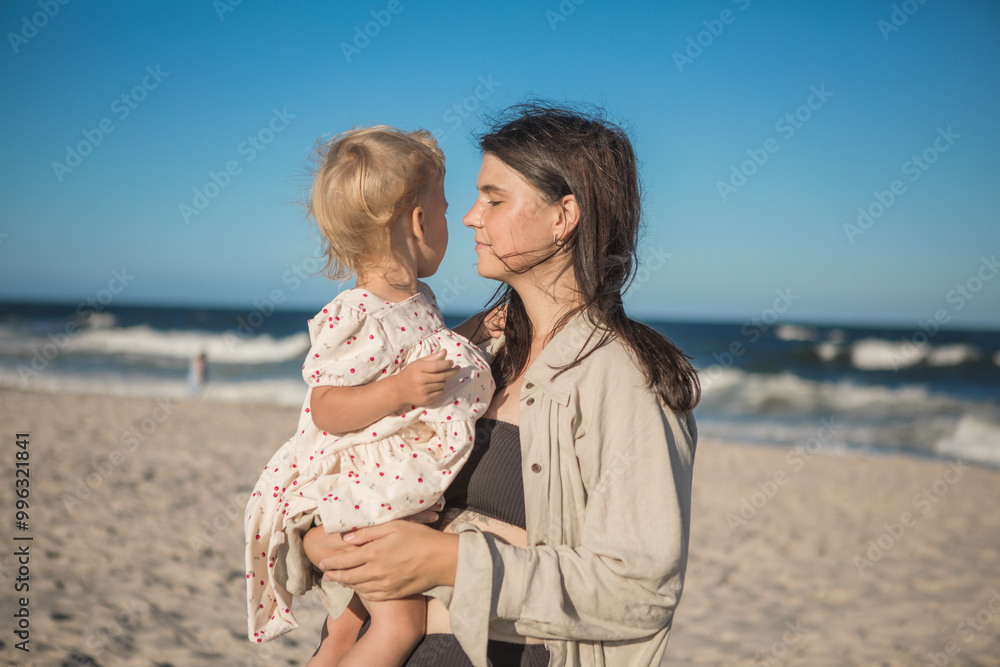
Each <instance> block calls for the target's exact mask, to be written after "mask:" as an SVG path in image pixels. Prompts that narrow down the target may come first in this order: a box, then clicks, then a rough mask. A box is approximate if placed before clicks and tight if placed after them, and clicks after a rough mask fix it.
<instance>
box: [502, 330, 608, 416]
mask: <svg viewBox="0 0 1000 667" xmlns="http://www.w3.org/2000/svg"><path fill="white" fill-rule="evenodd" d="M592 333H593V338H591V340H590V342H589V343H588V342H587V338H588V337H589V336H590V335H591V334H592ZM600 337H601V331H598V330H597V327H595V325H594V324H593V323H591V321H590V318H589V317H588V316H587V314H586V313H585V312H583V311H581V312H579V313H576V314H575V315H574V316H573V317H572V318H570V320H569V322H567V323H566V325H565V326H564V327H563V328H562V329H560V330H559V331H558V332H557V333H556V335H555V336H553V337H552V340H550V341H549V342H548V344H547V345H546V346H545V347H544V348H542V352H541V354H539V355H538V358H537V359H535V361H534V363H532V364H531V366H530V367H529V368H528V370H527V372H525V374H524V378H525V382H524V384H523V385H522V386H521V394H522V395H524V394H525V393H526V392H527V391H530V390H528V389H526V385H527V384H528V383H529V382H530V383H532V384H533V385H535V386H536V387H538V388H539V389H540V390H541V391H543V392H544V393H546V394H547V395H548V396H549V397H550V398H552V400H554V401H556V402H557V403H559V404H560V405H562V406H564V407H565V406H566V405H569V397H570V393H571V391H572V389H573V386H574V385H575V384H576V379H577V376H578V375H579V374H580V371H581V369H582V365H577V366H574V367H573V368H570V369H569V370H566V371H564V372H563V373H561V374H559V375H558V377H553V376H554V375H555V374H556V372H558V369H559V368H561V367H563V366H565V365H566V364H569V363H572V362H573V361H574V360H575V359H576V358H577V355H581V356H582V353H581V350H584V346H585V345H587V349H588V350H589V349H592V348H593V347H594V346H595V345H596V343H597V341H598V340H599V339H600Z"/></svg>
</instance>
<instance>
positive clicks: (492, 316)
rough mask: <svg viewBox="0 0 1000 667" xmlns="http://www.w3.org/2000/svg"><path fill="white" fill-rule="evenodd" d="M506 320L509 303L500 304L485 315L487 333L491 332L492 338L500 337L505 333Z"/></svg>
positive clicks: (484, 325)
mask: <svg viewBox="0 0 1000 667" xmlns="http://www.w3.org/2000/svg"><path fill="white" fill-rule="evenodd" d="M506 322H507V304H504V305H502V306H498V307H496V308H494V309H493V310H491V311H490V312H488V313H486V314H485V315H484V316H483V328H485V329H486V333H487V334H489V337H490V338H499V337H500V335H501V334H503V328H504V324H505V323H506ZM484 340H485V339H484ZM480 342H481V341H480Z"/></svg>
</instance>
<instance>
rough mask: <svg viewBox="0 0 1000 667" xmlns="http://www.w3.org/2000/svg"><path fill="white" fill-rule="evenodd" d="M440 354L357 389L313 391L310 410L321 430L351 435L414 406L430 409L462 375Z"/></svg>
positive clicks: (442, 352) (325, 388) (322, 389)
mask: <svg viewBox="0 0 1000 667" xmlns="http://www.w3.org/2000/svg"><path fill="white" fill-rule="evenodd" d="M444 355H445V351H444V350H439V351H438V352H435V353H434V354H432V355H430V356H427V357H425V358H423V359H419V360H417V361H414V362H413V363H411V364H408V365H407V366H406V368H404V369H403V370H401V371H400V372H399V373H397V374H396V375H390V376H389V377H387V378H385V379H382V380H378V381H377V382H370V383H369V384H366V385H361V386H357V387H335V386H319V387H315V388H313V392H312V398H311V399H310V402H309V409H310V411H311V414H312V420H313V423H314V424H315V425H316V427H317V428H319V429H321V430H323V431H329V432H330V433H347V432H348V431H356V430H358V429H360V428H364V427H365V426H368V425H369V424H374V423H375V422H377V421H378V420H379V419H382V418H383V417H386V416H388V415H392V414H396V413H397V412H399V411H401V410H405V409H406V407H407V406H410V405H420V406H424V405H429V404H431V403H433V402H434V401H435V400H437V399H438V398H439V397H440V396H441V394H442V393H444V386H445V383H446V382H447V380H448V378H450V377H452V376H454V375H455V374H456V373H458V372H459V369H458V368H455V365H454V364H453V363H452V362H450V361H447V360H446V359H445V358H444Z"/></svg>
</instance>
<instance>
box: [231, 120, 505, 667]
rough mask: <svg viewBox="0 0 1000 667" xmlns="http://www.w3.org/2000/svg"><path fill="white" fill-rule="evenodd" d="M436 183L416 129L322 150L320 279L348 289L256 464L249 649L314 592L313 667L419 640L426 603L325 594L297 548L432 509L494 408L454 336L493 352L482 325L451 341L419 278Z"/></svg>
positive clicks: (468, 346)
mask: <svg viewBox="0 0 1000 667" xmlns="http://www.w3.org/2000/svg"><path fill="white" fill-rule="evenodd" d="M444 171H445V167H444V155H443V154H442V153H441V150H440V149H439V148H438V146H437V143H436V142H435V140H434V138H433V136H432V135H431V134H430V133H429V132H426V131H423V130H420V131H416V132H401V131H399V130H396V129H394V128H391V127H387V126H376V127H369V128H364V129H356V130H351V131H349V132H345V133H342V134H339V135H337V136H336V137H334V138H333V139H332V140H331V141H329V143H327V144H326V145H325V146H324V147H323V149H322V155H321V164H320V165H319V167H318V169H317V173H316V176H315V182H314V185H313V190H312V197H311V201H310V213H311V214H312V216H313V217H314V218H315V220H316V223H317V224H318V226H319V228H320V230H321V232H322V234H323V236H324V238H325V242H326V251H327V253H328V260H329V261H328V266H327V269H328V274H329V275H330V277H331V278H334V279H343V278H347V277H349V276H351V275H356V276H357V285H356V287H355V288H353V289H349V290H346V291H344V292H342V293H340V294H339V295H338V296H337V297H336V298H335V299H333V301H331V302H330V303H328V304H327V305H326V306H324V307H323V308H322V309H321V310H320V311H319V312H318V313H317V314H316V316H315V317H314V318H313V319H312V320H310V321H309V335H310V339H311V342H312V347H311V349H310V350H309V353H308V355H307V357H306V360H305V363H304V365H303V367H302V376H303V379H304V380H305V382H306V384H307V385H308V387H309V389H308V392H307V394H306V398H305V402H304V404H303V406H302V411H301V413H300V417H299V422H298V426H297V427H296V430H295V435H294V436H292V438H291V439H289V440H288V441H287V442H286V443H285V444H284V445H283V446H282V447H281V448H280V449H279V450H278V452H277V453H276V454H275V455H274V456H273V457H272V458H271V460H270V461H269V462H268V463H267V465H266V466H265V468H264V472H263V473H262V474H261V477H260V480H259V481H258V482H257V484H256V486H255V487H254V490H253V493H252V496H251V498H250V501H249V503H248V505H247V510H246V515H245V518H246V564H247V573H246V576H247V589H248V596H247V603H248V614H249V620H248V635H249V638H250V640H251V641H255V642H265V641H271V640H273V639H275V638H276V637H279V636H280V635H282V634H284V633H286V632H288V631H290V630H292V629H294V628H296V627H298V623H297V622H296V620H295V616H294V614H293V613H292V611H291V607H292V598H293V595H302V594H304V593H305V592H306V591H308V590H309V589H311V588H313V587H314V586H317V587H319V588H318V590H319V594H320V598H321V599H322V601H323V603H324V605H325V607H326V608H327V610H328V612H329V616H328V618H327V619H326V622H325V625H324V628H323V632H322V639H321V642H320V645H319V646H318V648H317V650H316V652H315V654H314V655H313V657H312V659H311V660H310V661H309V663H308V665H309V667H322V666H327V665H330V666H333V665H342V666H348V665H361V666H368V665H401V664H402V663H403V662H404V661H405V660H406V657H407V656H408V655H409V654H410V653H411V652H412V650H413V648H414V647H415V646H416V645H417V643H418V642H419V641H420V640H421V638H422V637H423V634H424V624H425V610H426V603H425V601H424V598H423V597H422V596H421V595H419V594H416V593H415V594H413V595H410V596H405V597H402V598H400V599H398V600H391V601H383V600H377V599H372V598H369V597H368V596H366V595H365V594H364V593H358V594H355V592H354V591H352V590H351V589H350V588H347V587H344V586H342V585H340V584H336V583H332V582H323V581H322V580H321V578H320V575H321V573H320V572H319V571H317V570H316V569H315V568H314V567H313V565H312V564H311V563H310V562H309V560H308V558H307V557H306V554H305V551H304V550H303V548H302V542H301V537H302V535H303V534H304V533H305V532H306V531H307V530H308V529H310V528H312V527H313V526H318V527H319V529H320V530H322V531H324V532H328V533H332V534H339V533H341V532H343V531H347V530H353V529H355V528H360V527H365V526H375V525H379V524H383V523H385V522H387V521H391V520H393V519H400V518H405V517H409V516H411V515H414V514H418V513H420V512H422V511H424V510H428V509H430V508H433V507H437V508H438V509H440V502H441V498H442V495H443V493H444V491H445V489H446V488H447V487H448V484H449V483H450V482H451V481H452V480H453V479H455V477H457V473H458V472H459V471H460V470H461V468H462V465H463V463H464V462H465V461H466V459H467V458H468V457H469V453H470V452H471V450H472V445H473V441H474V437H475V422H476V419H477V418H478V416H479V415H480V414H482V413H483V412H485V410H486V408H487V406H488V405H489V403H490V400H491V399H492V397H493V389H494V384H493V379H492V376H491V374H490V369H489V363H488V361H487V360H486V359H485V358H484V357H483V354H482V353H481V351H480V350H479V348H478V347H476V345H473V344H472V343H470V341H469V340H468V339H467V338H466V337H465V336H463V335H462V333H461V332H465V333H466V334H467V335H469V336H472V335H474V333H475V332H477V331H478V332H480V337H479V338H478V340H477V342H484V341H485V340H489V339H490V336H489V334H488V333H486V332H487V330H488V329H487V328H486V327H485V326H479V325H480V324H481V323H482V320H483V316H482V315H480V316H477V317H474V318H472V319H471V320H470V321H469V322H467V323H466V324H465V325H463V326H462V327H460V328H459V329H457V331H458V332H459V333H456V332H454V331H451V330H449V329H448V328H446V327H445V325H444V319H443V317H442V315H441V312H440V310H438V306H437V302H436V300H435V298H434V295H433V293H432V292H431V290H430V288H429V287H428V286H427V285H426V284H425V283H423V282H422V281H420V280H419V279H420V278H424V277H427V276H430V275H433V274H434V272H435V271H437V268H438V266H439V265H440V263H441V260H442V259H443V257H444V253H445V249H446V248H447V245H448V228H447V221H446V218H445V211H446V209H447V207H448V203H447V201H446V200H445V194H444ZM497 335H499V334H497ZM427 514H429V513H427ZM425 520H431V519H430V517H425ZM369 617H370V619H371V625H370V629H369V630H368V631H367V633H366V634H365V635H364V636H363V637H362V638H361V639H360V640H359V639H357V637H358V632H359V630H360V628H361V626H362V624H363V623H364V622H365V621H366V620H367V619H368V618H369Z"/></svg>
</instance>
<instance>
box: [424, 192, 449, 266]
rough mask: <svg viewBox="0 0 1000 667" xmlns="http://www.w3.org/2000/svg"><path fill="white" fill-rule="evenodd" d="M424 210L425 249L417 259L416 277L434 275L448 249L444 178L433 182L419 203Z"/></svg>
mask: <svg viewBox="0 0 1000 667" xmlns="http://www.w3.org/2000/svg"><path fill="white" fill-rule="evenodd" d="M420 205H421V207H422V208H423V210H424V216H423V225H424V235H425V236H424V238H425V241H426V244H425V245H426V250H425V252H424V253H423V255H422V256H421V257H420V259H419V265H418V267H417V277H418V278H426V277H427V276H432V275H434V272H435V271H437V270H438V266H440V265H441V260H442V259H444V253H445V250H447V249H448V221H447V219H446V218H445V213H446V212H447V210H448V200H447V199H445V196H444V179H443V178H442V179H441V180H440V181H438V182H436V183H433V184H432V185H431V186H430V188H429V189H428V191H427V194H426V195H425V196H424V199H423V201H422V202H421V203H420Z"/></svg>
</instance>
